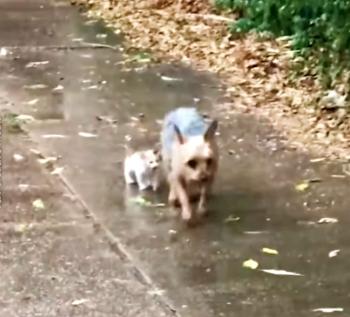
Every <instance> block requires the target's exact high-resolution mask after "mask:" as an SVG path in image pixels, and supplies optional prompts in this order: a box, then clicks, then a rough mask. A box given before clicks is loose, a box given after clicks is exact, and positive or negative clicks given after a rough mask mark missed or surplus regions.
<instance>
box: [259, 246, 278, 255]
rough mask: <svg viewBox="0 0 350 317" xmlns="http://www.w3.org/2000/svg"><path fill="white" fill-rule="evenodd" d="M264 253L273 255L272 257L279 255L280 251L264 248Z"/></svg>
mask: <svg viewBox="0 0 350 317" xmlns="http://www.w3.org/2000/svg"><path fill="white" fill-rule="evenodd" d="M261 251H262V252H264V253H267V254H272V255H277V254H278V251H277V250H274V249H270V248H262V249H261Z"/></svg>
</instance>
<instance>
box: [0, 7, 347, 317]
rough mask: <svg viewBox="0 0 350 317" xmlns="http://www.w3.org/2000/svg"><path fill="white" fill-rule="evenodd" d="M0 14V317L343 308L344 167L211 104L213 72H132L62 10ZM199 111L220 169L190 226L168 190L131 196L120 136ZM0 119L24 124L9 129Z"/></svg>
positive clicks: (215, 95)
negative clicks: (211, 132)
mask: <svg viewBox="0 0 350 317" xmlns="http://www.w3.org/2000/svg"><path fill="white" fill-rule="evenodd" d="M0 10H1V12H2V13H3V18H2V19H1V21H0V26H1V27H0V38H1V43H2V44H1V45H2V48H5V49H6V51H7V54H6V55H5V56H1V58H0V72H1V75H2V81H1V83H0V96H1V100H0V105H1V111H2V113H3V120H2V123H3V136H2V149H3V151H2V158H3V164H2V168H3V178H2V186H3V188H2V189H3V193H2V194H3V195H2V198H3V202H2V203H3V205H2V213H1V218H0V221H1V222H0V225H1V229H2V230H1V240H0V241H1V242H0V248H1V249H0V251H1V252H0V254H1V256H0V267H1V272H3V275H2V278H1V282H0V303H1V304H2V305H0V306H1V307H0V315H1V316H4V317H5V316H6V317H7V316H83V315H84V316H85V315H88V316H152V317H153V316H170V315H177V316H194V317H196V316H200V317H207V316H208V317H209V316H210V317H211V316H242V315H243V316H274V315H276V316H277V315H279V316H282V317H292V316H293V317H294V316H296V315H297V316H308V317H309V316H310V315H315V316H319V315H321V314H322V312H318V311H314V310H315V309H320V308H321V309H323V308H336V309H338V310H343V312H342V311H339V312H338V313H337V314H339V315H341V316H343V315H344V316H346V315H347V314H348V311H349V309H350V306H349V285H350V284H349V281H350V275H349V272H348V267H349V264H350V263H349V261H350V260H349V259H350V258H349V256H348V254H349V252H350V249H349V246H348V243H347V241H348V240H349V238H350V237H349V234H350V233H349V230H347V228H348V224H349V217H348V206H349V203H350V201H349V199H350V198H349V195H348V188H349V178H348V176H347V170H348V166H347V165H346V164H341V163H332V162H330V161H326V160H324V159H323V158H322V157H318V156H311V155H309V154H308V153H300V152H299V151H298V150H296V149H295V148H291V147H289V146H288V142H286V141H285V139H284V138H283V137H281V135H280V133H279V131H278V130H275V129H273V127H272V126H271V125H270V124H269V122H268V120H263V119H261V117H258V116H256V115H254V114H252V113H243V114H242V113H240V112H233V113H230V114H228V113H227V112H224V111H218V110H217V109H216V108H213V107H212V105H213V104H216V103H220V102H221V101H222V100H223V99H225V96H224V93H223V91H222V90H221V89H220V88H221V83H220V81H219V80H218V78H216V77H215V76H213V75H212V74H209V73H205V72H197V71H195V70H193V69H191V68H189V67H185V66H183V65H176V64H169V63H168V64H166V63H160V64H157V65H148V64H147V63H146V64H145V63H142V62H141V61H139V60H138V61H135V62H134V63H131V64H130V63H126V62H125V59H124V56H123V51H124V46H123V44H122V43H123V42H122V40H121V38H120V37H118V36H116V35H115V34H114V32H113V31H111V29H108V28H106V27H105V25H103V23H100V22H98V23H95V22H94V21H91V20H89V19H86V18H84V17H82V16H81V15H80V14H79V13H78V11H77V10H76V9H75V8H73V7H70V6H69V5H68V4H67V2H65V1H52V2H47V1H40V0H30V1H28V0H26V1H24V0H11V1H10V0H0ZM28 12H30V13H31V14H28ZM91 43H94V44H91ZM38 62H39V63H38ZM169 78H170V80H169ZM193 103H195V104H196V105H197V106H198V108H200V109H201V110H203V111H206V112H208V113H209V114H212V115H213V114H215V115H216V116H217V117H218V119H219V122H220V126H219V132H220V134H219V135H218V142H219V146H220V153H221V161H220V162H221V163H220V170H219V175H218V179H217V182H216V184H215V188H214V195H213V198H212V200H211V201H210V214H209V216H208V218H207V219H205V220H203V222H202V223H201V224H199V225H198V226H196V227H195V228H192V229H189V228H187V227H186V226H184V225H183V224H182V222H181V221H180V219H178V218H177V217H176V215H173V214H172V213H171V212H170V210H169V209H168V208H167V206H166V205H165V206H164V205H162V204H160V205H157V204H158V203H163V204H164V203H166V200H165V197H164V195H163V193H160V194H159V195H158V194H154V195H153V194H149V195H147V197H146V198H147V200H148V201H151V202H152V203H155V204H154V205H153V206H147V205H146V206H144V205H142V204H141V205H139V204H136V203H135V200H132V199H130V198H131V197H130V196H129V195H133V193H130V192H127V191H125V186H124V182H123V178H122V169H121V163H122V160H123V157H124V142H125V137H127V136H129V135H130V136H134V135H139V134H145V136H147V137H152V138H155V139H157V137H158V133H159V123H160V122H161V120H162V118H163V117H164V114H165V113H166V112H167V111H169V110H170V109H173V108H175V107H176V106H179V105H186V104H193ZM6 113H7V115H5V114H6ZM8 113H13V114H25V115H30V116H33V120H29V121H28V122H27V123H21V124H20V126H21V127H22V128H23V130H24V131H23V132H21V133H14V132H15V131H14V122H13V117H12V119H11V120H12V121H11V120H10V119H9V116H8ZM101 116H102V120H101ZM31 149H34V150H36V151H31ZM14 154H20V155H22V156H23V157H24V160H19V161H18V156H15V157H16V158H17V161H16V160H15V157H14ZM41 156H42V157H41ZM49 157H55V158H57V161H54V162H53V166H52V167H50V166H46V165H47V164H43V163H45V162H43V161H40V162H38V158H49ZM57 168H59V169H57ZM60 168H63V170H62V169H60ZM52 171H56V172H57V171H59V173H58V174H57V175H53V174H52ZM25 184H28V185H29V187H27V186H24V185H25ZM38 199H41V201H42V203H43V204H44V208H43V209H42V208H40V204H39V208H35V207H34V206H33V202H36V203H34V205H37V206H38V201H37V200H38ZM263 248H269V249H274V250H277V251H278V254H277V255H271V254H268V253H265V252H263V251H262V249H263ZM336 250H340V251H336ZM334 255H335V256H334ZM249 259H252V260H254V261H256V262H257V263H258V264H259V266H258V267H257V268H256V269H251V268H247V267H244V263H246V261H247V260H249ZM248 263H254V262H252V261H250V262H248ZM264 269H278V270H286V271H289V272H294V273H298V274H301V276H280V275H272V274H269V273H268V272H269V271H267V272H265V271H263V270H264Z"/></svg>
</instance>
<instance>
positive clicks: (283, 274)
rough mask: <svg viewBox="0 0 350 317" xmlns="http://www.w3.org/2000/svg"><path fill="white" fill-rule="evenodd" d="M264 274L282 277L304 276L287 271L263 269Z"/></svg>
mask: <svg viewBox="0 0 350 317" xmlns="http://www.w3.org/2000/svg"><path fill="white" fill-rule="evenodd" d="M260 271H262V272H265V273H268V274H272V275H281V276H303V275H302V274H300V273H296V272H290V271H285V270H275V269H263V270H260Z"/></svg>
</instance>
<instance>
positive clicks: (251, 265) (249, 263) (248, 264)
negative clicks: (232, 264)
mask: <svg viewBox="0 0 350 317" xmlns="http://www.w3.org/2000/svg"><path fill="white" fill-rule="evenodd" d="M243 267H245V268H248V269H251V270H256V269H257V268H258V267H259V263H258V262H257V261H255V260H253V259H249V260H247V261H244V262H243Z"/></svg>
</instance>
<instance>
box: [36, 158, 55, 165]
mask: <svg viewBox="0 0 350 317" xmlns="http://www.w3.org/2000/svg"><path fill="white" fill-rule="evenodd" d="M57 160H58V157H55V156H49V157H45V158H41V159H38V162H39V163H40V164H42V165H46V164H48V163H53V162H56V161H57Z"/></svg>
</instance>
